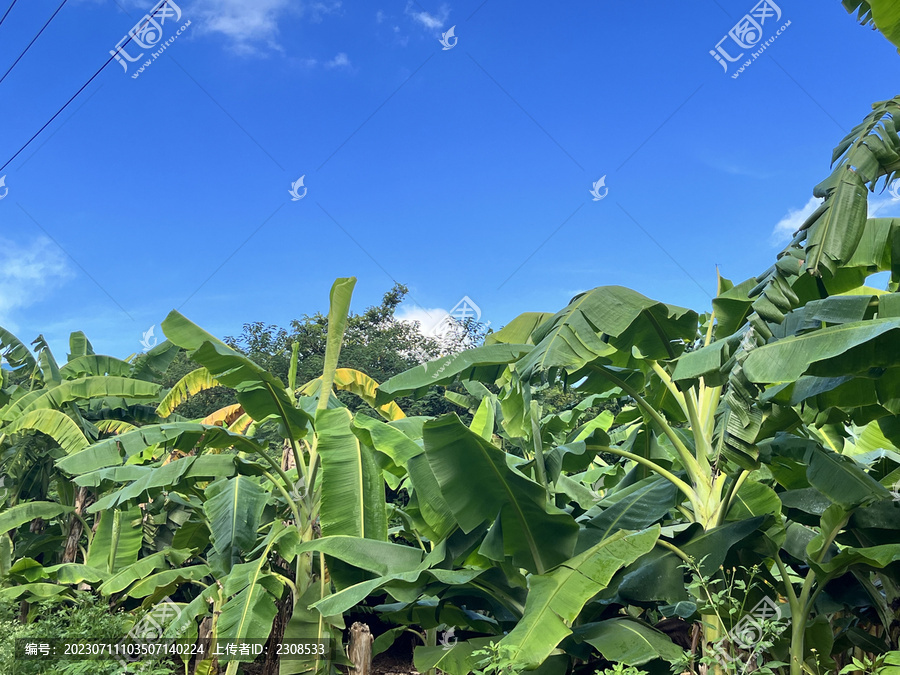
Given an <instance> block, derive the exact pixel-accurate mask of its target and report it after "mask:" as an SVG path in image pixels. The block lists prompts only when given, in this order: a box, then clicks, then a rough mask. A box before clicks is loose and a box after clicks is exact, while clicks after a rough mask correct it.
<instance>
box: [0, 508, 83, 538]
mask: <svg viewBox="0 0 900 675" xmlns="http://www.w3.org/2000/svg"><path fill="white" fill-rule="evenodd" d="M70 511H73V509H72V507H70V506H64V505H63V504H55V503H53V502H25V503H24V504H17V505H16V506H12V507H10V508H8V509H5V510H3V511H0V535H3V534H5V533H7V532H9V531H10V530H15V529H17V528H18V527H20V526H21V525H24V524H25V523H30V522H31V521H32V520H34V519H35V518H43V519H45V520H49V519H50V518H55V517H56V516H58V515H60V514H61V513H68V512H70Z"/></svg>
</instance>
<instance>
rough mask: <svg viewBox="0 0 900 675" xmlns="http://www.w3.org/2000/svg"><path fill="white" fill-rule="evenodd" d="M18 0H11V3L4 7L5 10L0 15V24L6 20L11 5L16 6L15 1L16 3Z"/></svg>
mask: <svg viewBox="0 0 900 675" xmlns="http://www.w3.org/2000/svg"><path fill="white" fill-rule="evenodd" d="M18 1H19V0H13V1H12V4H11V5H10V6H9V7H7V8H6V11H5V12H3V16H2V17H0V26H2V25H3V22H4V21H6V17H7V15H8V14H9V12H10V10H11V9H12V8H13V7H15V6H16V3H17V2H18Z"/></svg>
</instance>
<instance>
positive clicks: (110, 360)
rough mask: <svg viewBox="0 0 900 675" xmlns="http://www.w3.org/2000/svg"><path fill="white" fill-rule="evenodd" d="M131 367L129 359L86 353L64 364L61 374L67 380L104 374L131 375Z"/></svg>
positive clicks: (114, 375)
mask: <svg viewBox="0 0 900 675" xmlns="http://www.w3.org/2000/svg"><path fill="white" fill-rule="evenodd" d="M131 369H132V366H131V364H130V363H128V361H122V360H121V359H117V358H114V357H112V356H103V355H100V354H84V355H82V356H79V357H77V358H74V359H72V360H71V361H69V362H68V363H67V364H66V365H64V366H62V367H61V368H60V369H59V375H60V377H62V378H63V379H66V380H70V379H72V378H77V377H86V376H98V377H103V376H104V375H110V376H113V377H129V376H130V375H131Z"/></svg>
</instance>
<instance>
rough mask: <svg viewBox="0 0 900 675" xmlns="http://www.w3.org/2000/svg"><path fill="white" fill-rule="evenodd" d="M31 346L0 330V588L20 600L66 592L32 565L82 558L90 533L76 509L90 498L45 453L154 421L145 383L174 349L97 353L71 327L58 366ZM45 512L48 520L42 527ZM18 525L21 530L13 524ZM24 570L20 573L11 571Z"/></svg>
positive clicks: (39, 343) (60, 452)
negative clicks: (2, 584) (2, 579)
mask: <svg viewBox="0 0 900 675" xmlns="http://www.w3.org/2000/svg"><path fill="white" fill-rule="evenodd" d="M32 344H33V347H34V352H35V354H34V355H32V353H31V350H29V349H28V348H27V347H26V345H25V344H24V343H22V341H21V340H19V339H18V338H16V337H15V336H14V335H13V334H12V333H10V332H9V331H6V330H3V329H0V353H2V354H3V356H4V358H5V359H6V361H7V363H9V365H10V368H11V369H10V370H9V371H7V370H4V371H3V375H2V378H3V386H2V391H3V393H2V398H0V401H2V403H3V405H2V407H0V467H2V469H3V475H4V478H3V488H2V498H0V508H2V510H0V514H3V515H4V516H9V518H8V519H5V520H6V524H5V525H3V526H2V528H3V529H2V532H0V541H2V547H3V548H4V549H6V551H7V552H8V554H9V556H10V559H13V556H14V552H15V554H16V555H17V556H18V557H19V560H18V561H17V562H15V563H14V564H12V565H6V566H5V567H7V568H8V569H7V570H6V571H5V574H9V575H11V576H10V577H9V579H10V580H11V581H18V582H19V583H17V584H16V585H15V586H14V587H13V588H11V589H6V590H4V591H0V592H3V593H6V594H7V595H12V596H15V597H21V598H22V599H24V600H32V599H36V598H41V597H47V594H48V593H51V591H52V594H59V593H63V592H65V591H66V587H65V586H59V587H56V588H52V587H51V585H49V584H44V585H41V584H42V582H38V581H36V580H37V579H39V578H41V577H40V573H39V571H38V568H43V565H46V566H48V569H50V570H51V574H54V573H55V570H56V569H57V568H58V566H54V565H53V564H52V563H54V562H58V563H59V564H61V565H68V564H74V563H75V561H76V560H77V557H78V556H79V554H80V555H82V557H84V556H86V551H85V549H84V547H83V545H82V542H83V541H84V540H85V539H87V540H88V542H90V540H91V538H92V536H93V535H92V531H91V528H90V527H89V526H87V523H86V521H85V515H86V511H85V509H86V507H87V506H89V504H90V502H91V501H92V500H93V499H94V497H95V495H94V494H93V493H92V492H91V491H90V490H89V489H87V488H84V487H73V486H72V484H71V483H70V481H68V480H67V478H66V476H65V475H63V474H62V473H61V472H59V471H58V470H57V469H56V467H55V466H54V460H55V459H58V458H60V457H63V456H65V455H67V454H69V453H74V452H78V451H80V450H83V449H84V448H86V447H88V446H89V445H90V443H91V442H92V441H94V440H97V439H99V438H101V437H102V436H104V435H107V434H113V433H117V432H118V431H121V430H123V429H129V428H133V426H134V424H138V423H140V422H142V421H144V420H147V419H156V418H155V416H154V415H153V413H152V411H153V405H152V404H155V403H156V402H157V401H158V400H159V393H160V387H159V385H157V384H155V383H153V382H152V381H150V380H151V378H152V377H153V375H154V374H155V373H157V372H158V371H159V370H160V369H164V368H165V367H166V365H167V364H168V362H169V361H170V360H171V358H172V357H173V356H174V349H173V347H174V346H173V345H172V344H171V343H163V344H160V345H158V346H157V347H156V348H155V349H154V350H153V351H152V352H151V353H148V354H147V355H145V356H144V358H143V359H142V361H141V362H138V361H137V360H136V359H134V358H131V359H129V360H128V361H123V360H119V359H115V358H112V357H109V356H104V355H98V354H95V353H94V350H93V347H92V345H91V343H90V341H89V340H88V339H87V338H86V337H85V335H84V334H83V333H81V332H75V333H72V334H71V336H70V338H69V349H70V353H69V355H68V360H67V362H66V363H65V364H64V365H62V366H60V365H59V364H58V363H57V361H56V359H55V357H54V355H53V354H52V352H51V351H50V348H49V346H48V345H47V343H46V341H45V340H44V338H43V337H42V336H39V337H38V338H37V339H36V340H35V341H34V342H33V343H32ZM29 512H30V513H31V514H32V517H31V518H29V519H28V520H27V521H22V520H21V514H25V513H29ZM14 514H20V515H19V516H16V515H14ZM51 519H55V520H56V522H55V523H53V524H49V522H48V521H50V520H51ZM26 522H27V523H28V524H29V531H28V532H25V531H23V530H19V529H18V528H19V527H21V526H22V525H24V524H26ZM13 539H15V547H14V546H13ZM60 541H62V545H60ZM14 549H15V551H14ZM38 561H41V562H38ZM25 568H27V569H28V570H29V572H28V574H27V575H26V576H22V575H18V572H17V570H21V569H25ZM17 575H18V576H17Z"/></svg>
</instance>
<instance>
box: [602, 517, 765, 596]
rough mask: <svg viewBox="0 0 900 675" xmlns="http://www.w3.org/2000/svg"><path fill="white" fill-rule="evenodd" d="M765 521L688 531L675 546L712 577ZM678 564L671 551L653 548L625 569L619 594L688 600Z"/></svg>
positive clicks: (752, 519) (745, 521) (679, 564)
mask: <svg viewBox="0 0 900 675" xmlns="http://www.w3.org/2000/svg"><path fill="white" fill-rule="evenodd" d="M764 521H765V516H757V517H754V518H748V519H747V520H741V521H737V522H733V523H728V524H726V525H722V526H720V527H716V528H713V529H711V530H708V531H706V532H702V531H700V532H694V533H690V532H689V533H687V535H686V536H687V541H686V542H683V543H682V542H681V541H676V545H677V546H678V547H679V548H680V549H681V550H682V551H683V552H684V553H686V554H687V555H689V556H690V557H692V558H693V559H694V560H695V561H696V562H697V564H698V565H699V566H700V569H701V571H702V572H703V573H704V574H712V573H713V571H714V570H716V569H717V568H718V567H719V565H721V564H722V563H723V562H724V560H725V556H726V555H727V554H728V551H729V550H730V549H731V547H732V546H734V545H735V544H737V543H738V542H739V541H741V540H742V539H744V538H746V537H748V536H750V535H751V534H752V533H753V532H755V531H756V530H757V529H758V528H759V526H760V525H762V523H763V522H764ZM681 565H682V560H681V559H680V558H679V557H678V556H677V555H676V554H675V553H674V552H672V551H669V550H662V549H656V550H654V551H653V552H652V553H650V554H649V555H648V556H647V557H646V558H643V559H641V560H640V561H638V562H637V563H636V564H635V565H633V566H632V568H629V569H627V570H624V573H623V575H622V579H621V581H620V583H619V586H618V589H617V590H618V594H619V595H620V596H621V597H622V598H624V599H625V600H630V601H633V602H651V601H654V600H665V601H666V602H669V603H675V602H678V601H680V600H687V599H688V597H687V593H686V591H685V589H684V582H683V578H684V572H683V570H682V569H681Z"/></svg>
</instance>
